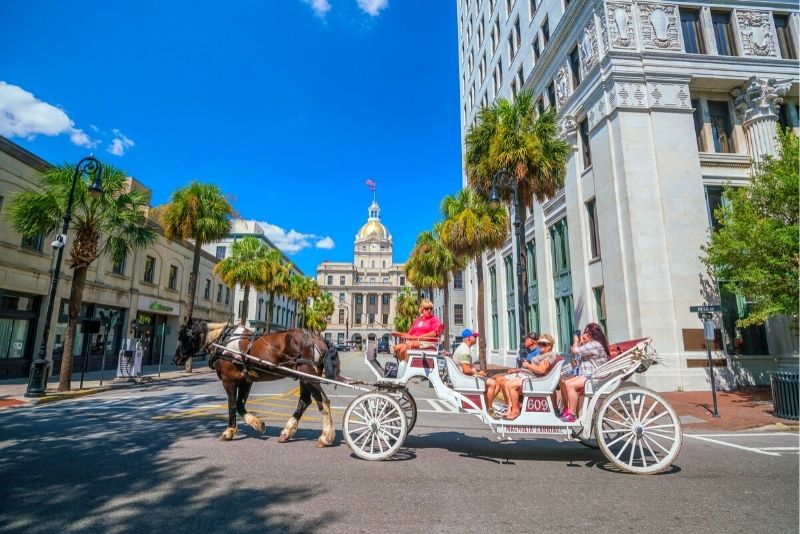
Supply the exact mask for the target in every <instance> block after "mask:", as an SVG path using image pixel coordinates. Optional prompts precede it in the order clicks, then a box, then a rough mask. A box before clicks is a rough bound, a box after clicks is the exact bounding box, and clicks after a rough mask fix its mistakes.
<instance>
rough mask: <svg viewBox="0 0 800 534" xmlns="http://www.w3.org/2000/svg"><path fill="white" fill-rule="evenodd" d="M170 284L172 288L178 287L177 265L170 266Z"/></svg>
mask: <svg viewBox="0 0 800 534" xmlns="http://www.w3.org/2000/svg"><path fill="white" fill-rule="evenodd" d="M168 285H169V288H170V289H175V288H177V287H178V268H177V267H176V266H175V265H170V266H169V281H168Z"/></svg>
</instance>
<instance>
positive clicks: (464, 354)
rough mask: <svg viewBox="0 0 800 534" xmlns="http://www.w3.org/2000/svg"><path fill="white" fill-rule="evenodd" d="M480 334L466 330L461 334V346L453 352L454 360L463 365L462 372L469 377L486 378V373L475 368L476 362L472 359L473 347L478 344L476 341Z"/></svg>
mask: <svg viewBox="0 0 800 534" xmlns="http://www.w3.org/2000/svg"><path fill="white" fill-rule="evenodd" d="M478 336H480V334H479V333H478V332H473V331H472V330H470V329H469V328H465V329H464V330H463V331H462V332H461V338H462V339H461V344H460V345H459V346H458V347H456V350H455V351H454V352H453V359H454V360H455V361H456V363H458V364H460V365H461V372H462V373H464V374H465V375H469V376H478V377H481V378H483V377H485V376H486V371H484V370H480V371H479V370H478V369H476V368H475V366H474V364H475V360H474V359H473V357H472V347H473V346H474V345H475V343H477V342H478V340H477V339H476V338H477V337H478Z"/></svg>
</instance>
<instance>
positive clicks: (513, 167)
mask: <svg viewBox="0 0 800 534" xmlns="http://www.w3.org/2000/svg"><path fill="white" fill-rule="evenodd" d="M465 144H466V152H465V155H464V161H465V169H466V173H467V181H468V182H469V185H470V186H471V187H472V188H473V189H475V191H477V192H478V193H480V194H481V195H482V196H484V197H488V196H489V192H490V191H491V187H492V177H493V176H494V175H495V174H496V173H497V172H499V171H500V170H506V171H508V172H510V173H511V174H512V176H513V177H514V179H515V180H516V183H517V187H518V190H519V202H520V210H521V213H520V214H519V216H520V221H521V223H522V225H521V228H520V232H521V238H522V243H525V216H524V213H525V212H526V211H532V210H533V203H534V200H536V201H538V202H540V203H541V202H544V201H545V200H547V199H548V198H550V197H552V196H553V195H554V194H555V193H556V192H557V191H558V190H559V189H561V188H562V187H563V186H564V178H565V176H566V165H567V160H568V159H569V156H570V154H571V152H572V147H571V146H570V145H569V143H567V142H565V141H562V140H560V139H558V137H557V128H556V112H555V109H554V108H552V107H551V108H548V109H547V110H545V111H544V112H542V113H537V111H536V106H535V103H534V99H533V93H531V92H530V91H523V92H521V93H519V94H517V97H516V99H514V100H513V101H509V100H506V99H504V98H501V99H499V100H498V101H497V102H495V103H494V104H493V105H492V106H491V107H484V108H483V109H481V111H480V112H479V114H478V120H477V122H476V123H475V124H474V125H473V126H472V127H470V129H469V130H468V131H467V135H466V139H465ZM498 192H499V193H500V196H501V198H502V199H503V200H504V201H505V202H507V203H511V202H512V191H511V188H499V191H498ZM518 258H519V260H520V262H521V263H522V265H521V269H522V273H523V275H522V287H521V288H518V290H519V291H522V296H523V301H524V302H525V303H526V306H527V303H528V280H527V267H526V265H525V263H526V261H527V260H526V257H525V254H524V253H523V251H520V253H519V255H518ZM520 313H523V314H524V317H525V321H526V323H527V309H525V310H520ZM520 335H522V332H520Z"/></svg>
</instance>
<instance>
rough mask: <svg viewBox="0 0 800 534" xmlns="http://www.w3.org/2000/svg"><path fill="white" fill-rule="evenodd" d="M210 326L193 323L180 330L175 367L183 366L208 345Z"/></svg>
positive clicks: (199, 322)
mask: <svg viewBox="0 0 800 534" xmlns="http://www.w3.org/2000/svg"><path fill="white" fill-rule="evenodd" d="M207 336H208V325H206V323H204V322H203V321H192V322H190V323H187V324H185V325H183V326H181V328H180V330H178V346H177V347H175V357H174V358H172V362H173V363H174V364H175V365H183V364H184V363H186V360H188V359H189V358H191V357H192V356H194V355H195V354H197V353H198V352H200V351H201V350H202V349H203V348H204V347H205V344H206V339H207Z"/></svg>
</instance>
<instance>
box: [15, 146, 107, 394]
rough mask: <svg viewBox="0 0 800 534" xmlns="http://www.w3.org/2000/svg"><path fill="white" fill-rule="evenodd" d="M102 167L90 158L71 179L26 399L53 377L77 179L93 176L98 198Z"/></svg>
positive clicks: (92, 188)
mask: <svg viewBox="0 0 800 534" xmlns="http://www.w3.org/2000/svg"><path fill="white" fill-rule="evenodd" d="M102 169H103V166H102V165H101V164H100V162H99V161H98V160H97V158H95V157H94V156H87V157H85V158H83V159H82V160H80V161H79V162H78V164H77V165H75V173H74V174H73V175H72V184H71V185H70V189H69V196H68V197H67V211H66V212H64V226H63V228H62V229H61V234H60V235H59V236H58V237H57V238H56V240H55V241H53V247H55V248H57V249H58V253H57V254H56V266H55V269H53V278H52V280H51V282H50V298H49V300H48V302H47V314H46V315H45V321H44V328H43V329H42V345H41V346H40V347H39V353H38V354H37V355H36V358H34V360H33V362H31V371H30V373H29V374H28V388H27V390H26V391H25V396H26V397H41V396H43V395H44V393H45V390H46V389H47V378H48V375H49V374H50V373H49V371H50V369H49V367H50V365H49V363H48V362H47V345H48V341H49V338H50V322H51V321H52V319H53V307H54V305H55V301H56V292H57V290H58V278H59V276H60V275H61V261H62V259H63V257H64V247H65V246H66V244H67V230H69V221H70V219H72V201H73V200H74V197H75V184H76V183H77V182H78V178H79V177H80V176H83V175H84V174H87V175H94V181H93V182H92V185H91V186H89V192H90V193H92V194H93V195H99V194H100V193H102V192H103V182H102V179H101V178H100V174H101V172H102Z"/></svg>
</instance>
